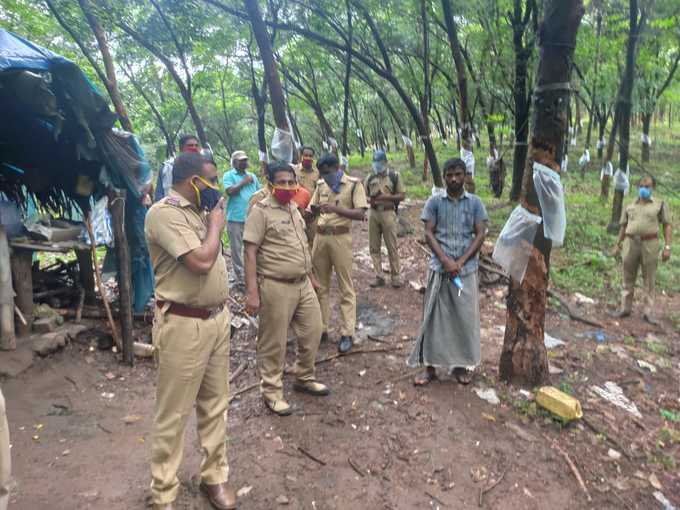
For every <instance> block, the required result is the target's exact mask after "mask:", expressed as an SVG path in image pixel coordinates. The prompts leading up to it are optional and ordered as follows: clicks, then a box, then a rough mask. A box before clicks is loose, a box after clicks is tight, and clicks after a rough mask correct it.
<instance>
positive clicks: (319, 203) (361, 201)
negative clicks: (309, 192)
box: [310, 154, 368, 353]
mask: <svg viewBox="0 0 680 510" xmlns="http://www.w3.org/2000/svg"><path fill="white" fill-rule="evenodd" d="M317 167H318V169H319V172H320V174H321V180H319V182H318V184H317V187H316V190H315V191H314V195H313V196H312V202H311V204H310V207H311V209H312V212H314V214H315V215H317V216H318V224H317V229H316V237H315V238H314V247H313V249H312V263H313V264H314V274H315V276H316V277H317V278H318V280H319V290H318V295H319V303H320V304H321V315H322V317H323V331H324V333H323V335H322V338H323V337H326V338H327V337H328V322H329V318H330V303H329V296H328V294H329V292H330V287H331V276H332V274H333V270H335V275H336V277H337V279H338V286H339V288H340V316H341V320H342V324H341V326H340V342H339V343H338V350H339V351H340V352H341V353H345V352H348V351H349V350H350V349H351V348H352V345H353V339H352V337H353V336H354V329H355V326H356V313H357V310H356V294H355V293H354V285H353V283H352V234H351V231H350V228H351V226H352V221H362V220H363V219H364V215H365V214H366V209H368V203H367V202H366V192H365V191H364V186H363V184H362V183H361V181H360V180H359V179H355V178H354V177H350V176H348V175H346V174H345V173H344V172H343V171H342V170H340V169H339V162H338V158H337V157H336V156H334V155H333V154H326V155H324V156H322V157H321V158H320V159H319V162H318V163H317Z"/></svg>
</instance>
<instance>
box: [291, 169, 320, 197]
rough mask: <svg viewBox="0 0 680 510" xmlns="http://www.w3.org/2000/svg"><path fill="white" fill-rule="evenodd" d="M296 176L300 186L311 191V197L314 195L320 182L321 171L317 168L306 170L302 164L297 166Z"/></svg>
mask: <svg viewBox="0 0 680 510" xmlns="http://www.w3.org/2000/svg"><path fill="white" fill-rule="evenodd" d="M295 175H296V176H297V180H298V184H299V185H300V186H302V187H303V188H305V189H306V190H307V191H309V194H310V195H313V194H314V191H315V190H316V183H317V182H318V180H319V171H318V170H317V169H316V168H312V169H311V170H305V169H304V168H302V165H301V164H300V165H295Z"/></svg>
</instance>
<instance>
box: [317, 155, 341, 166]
mask: <svg viewBox="0 0 680 510" xmlns="http://www.w3.org/2000/svg"><path fill="white" fill-rule="evenodd" d="M339 164H340V162H339V161H338V157H337V156H336V155H335V154H331V153H329V152H327V153H326V154H324V155H323V156H321V157H320V158H319V159H318V161H317V162H316V167H317V168H318V169H321V167H324V166H337V165H339Z"/></svg>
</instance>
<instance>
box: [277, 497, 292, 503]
mask: <svg viewBox="0 0 680 510" xmlns="http://www.w3.org/2000/svg"><path fill="white" fill-rule="evenodd" d="M276 502H277V503H278V504H279V505H287V504H288V503H290V500H289V499H288V498H287V497H286V496H284V495H281V496H279V497H278V498H276Z"/></svg>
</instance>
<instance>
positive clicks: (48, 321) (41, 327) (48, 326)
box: [33, 317, 57, 333]
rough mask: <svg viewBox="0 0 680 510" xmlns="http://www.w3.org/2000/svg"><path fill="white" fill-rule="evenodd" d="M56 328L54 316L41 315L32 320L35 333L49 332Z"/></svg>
mask: <svg viewBox="0 0 680 510" xmlns="http://www.w3.org/2000/svg"><path fill="white" fill-rule="evenodd" d="M55 329H57V319H56V317H43V318H42V319H38V320H36V321H34V322H33V331H34V332H36V333H51V332H53V331H54V330H55Z"/></svg>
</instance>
